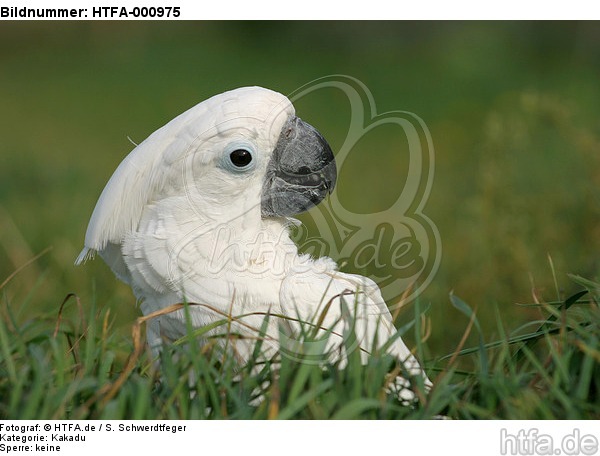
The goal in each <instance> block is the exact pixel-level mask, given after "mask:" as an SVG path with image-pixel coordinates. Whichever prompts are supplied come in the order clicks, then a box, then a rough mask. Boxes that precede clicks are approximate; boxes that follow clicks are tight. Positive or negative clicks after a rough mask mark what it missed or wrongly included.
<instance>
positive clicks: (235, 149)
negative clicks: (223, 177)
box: [223, 141, 258, 173]
mask: <svg viewBox="0 0 600 456" xmlns="http://www.w3.org/2000/svg"><path fill="white" fill-rule="evenodd" d="M257 158H258V157H257V156H256V152H255V149H254V146H253V145H252V144H250V143H249V142H246V141H235V142H233V143H231V144H229V145H228V146H227V148H226V149H225V153H224V155H223V165H224V167H225V168H227V169H228V170H230V171H234V172H238V173H239V172H247V171H250V170H252V169H254V168H255V167H256V161H257Z"/></svg>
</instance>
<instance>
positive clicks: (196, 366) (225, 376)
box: [0, 276, 600, 419]
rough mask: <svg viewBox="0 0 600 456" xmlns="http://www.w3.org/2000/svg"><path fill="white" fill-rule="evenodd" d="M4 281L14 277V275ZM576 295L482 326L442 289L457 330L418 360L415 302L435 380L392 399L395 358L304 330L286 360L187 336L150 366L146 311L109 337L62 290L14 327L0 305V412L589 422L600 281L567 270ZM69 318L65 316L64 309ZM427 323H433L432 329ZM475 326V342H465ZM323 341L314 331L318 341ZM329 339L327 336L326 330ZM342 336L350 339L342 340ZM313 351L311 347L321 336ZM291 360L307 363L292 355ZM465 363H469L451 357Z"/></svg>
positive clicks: (104, 322)
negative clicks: (365, 355) (529, 315)
mask: <svg viewBox="0 0 600 456" xmlns="http://www.w3.org/2000/svg"><path fill="white" fill-rule="evenodd" d="M17 279H18V276H17V277H13V280H17ZM573 280H574V282H576V283H577V284H578V285H579V286H580V287H582V291H580V292H578V293H576V294H575V295H573V296H571V297H569V298H567V299H566V300H564V301H563V302H551V303H536V304H534V305H535V306H537V307H539V310H540V311H541V312H543V314H544V315H546V316H545V317H544V319H543V320H540V321H532V322H529V324H527V325H525V326H523V327H521V328H509V329H510V330H509V329H507V328H505V326H504V323H503V322H502V318H501V316H500V314H499V312H497V316H498V320H497V324H498V333H499V334H500V335H501V337H500V338H499V339H497V340H489V339H488V338H487V337H486V335H485V334H483V333H481V327H480V324H479V322H478V320H477V316H476V312H475V311H473V309H472V308H471V307H470V306H469V305H468V304H467V303H465V302H464V301H462V300H461V299H460V298H458V297H457V296H455V295H451V296H450V299H451V301H452V304H453V305H454V306H455V307H456V308H457V309H458V310H459V311H460V312H461V313H463V314H464V317H465V319H464V328H465V333H464V337H463V339H462V340H461V343H460V344H459V346H457V347H453V348H452V350H449V353H448V354H447V355H446V356H441V357H437V358H436V359H426V358H425V354H424V353H425V350H424V348H425V345H426V341H425V340H424V339H426V337H424V334H423V326H422V325H421V324H420V323H419V322H421V320H422V319H423V316H424V315H423V314H421V313H420V310H419V306H418V305H417V306H416V307H415V312H416V315H415V318H414V321H413V323H416V324H412V325H408V326H407V327H404V330H403V331H406V330H408V328H411V330H414V331H415V333H416V334H414V337H415V338H416V339H417V340H418V341H419V343H418V344H417V346H416V351H417V355H418V357H419V358H420V359H421V360H422V361H423V365H424V366H425V370H426V371H427V372H428V374H429V376H430V377H431V379H432V380H433V381H434V386H433V388H432V389H431V390H430V391H426V390H425V388H424V386H423V382H422V380H421V379H420V378H413V379H411V382H412V384H413V388H414V390H415V391H416V395H417V397H418V398H419V400H418V401H417V402H415V403H414V404H413V405H410V406H407V405H406V404H401V403H400V402H399V400H398V399H397V397H396V395H395V394H394V393H393V392H390V381H391V379H393V378H395V376H396V375H397V374H398V373H401V372H402V368H401V366H399V365H398V363H397V362H396V360H395V359H393V357H391V356H389V355H386V354H382V353H375V354H373V355H372V356H371V357H370V358H369V359H368V362H367V363H366V364H362V363H361V360H360V356H359V354H358V352H357V351H356V350H354V351H352V350H351V351H349V353H350V355H349V357H348V362H347V364H346V365H344V366H343V367H340V365H339V363H338V362H329V361H321V362H314V359H315V356H314V355H315V354H317V353H316V352H315V346H318V345H316V344H314V342H315V341H316V339H315V337H316V336H314V335H311V333H308V332H307V333H306V334H305V335H304V337H303V338H301V339H300V340H302V341H303V342H302V345H301V346H300V348H299V349H298V348H297V351H296V352H295V353H304V355H301V356H300V361H299V360H298V357H297V356H296V357H295V359H291V358H290V357H288V356H281V355H280V354H275V355H274V356H273V358H271V359H268V360H264V359H263V358H262V357H261V356H260V343H259V345H258V346H257V349H256V350H255V354H254V356H253V357H251V359H250V361H249V362H248V364H247V365H245V366H239V365H237V364H236V362H235V361H234V357H233V356H231V354H230V352H228V351H226V350H223V349H220V348H219V345H218V344H216V343H214V342H215V339H206V340H205V342H206V343H205V344H204V345H203V346H202V348H201V349H198V346H197V345H196V344H195V342H194V341H195V338H197V337H202V336H203V334H202V333H203V331H201V330H200V331H198V330H195V331H191V330H190V333H189V334H188V336H186V337H185V338H183V339H182V340H181V341H179V342H178V343H175V344H174V345H172V346H170V347H168V348H167V349H165V350H164V351H163V353H162V355H161V362H160V363H156V362H154V360H153V359H152V357H151V355H150V353H149V351H148V350H147V349H146V348H145V343H144V336H143V328H144V325H145V322H146V321H147V319H148V317H140V318H139V319H138V320H137V322H136V323H135V324H134V325H133V326H132V333H131V337H130V338H129V339H123V338H120V337H118V336H117V335H116V334H117V333H115V332H114V331H113V330H112V325H113V320H114V319H113V318H112V317H111V315H110V310H109V308H108V307H106V306H99V305H96V304H94V303H93V302H92V303H82V302H81V301H80V299H79V298H78V297H77V296H76V295H68V296H66V298H65V300H64V301H63V305H62V306H61V307H60V310H59V311H58V313H57V314H55V315H48V316H47V317H46V318H42V319H39V318H35V319H31V320H27V321H25V322H24V323H22V324H17V323H16V322H15V319H14V316H13V315H12V313H11V310H10V306H7V305H6V301H5V304H4V306H3V308H2V319H1V320H0V397H1V398H2V400H1V401H0V418H1V419H90V418H102V419H428V418H429V419H430V418H435V417H439V416H446V417H449V418H454V419H475V418H480V419H598V418H600V397H599V392H600V324H599V322H600V308H599V307H598V304H599V303H600V284H598V283H594V282H592V281H589V280H586V279H583V278H580V277H573ZM69 307H71V308H72V309H71V310H72V312H71V314H72V316H71V317H67V316H66V315H67V314H68V313H69V312H68V308H69ZM436 329H437V328H435V327H434V328H431V331H436ZM470 331H475V332H476V333H477V335H478V339H479V344H478V345H477V346H475V347H472V348H470V347H467V348H465V347H464V345H463V344H464V342H465V341H466V340H467V336H468V333H469V332H470ZM321 337H323V336H321ZM324 337H326V336H324ZM345 339H346V340H347V341H348V342H347V343H348V344H351V343H352V339H351V337H347V338H345ZM321 346H322V345H321ZM302 356H305V357H306V359H307V360H310V361H313V362H302V361H301V359H302ZM463 357H469V358H470V361H471V363H470V365H471V366H472V367H471V368H470V369H469V370H465V369H464V368H461V367H460V365H459V363H457V360H458V359H460V358H463Z"/></svg>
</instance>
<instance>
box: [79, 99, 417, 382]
mask: <svg viewBox="0 0 600 456" xmlns="http://www.w3.org/2000/svg"><path fill="white" fill-rule="evenodd" d="M328 157H329V158H328ZM248 160H249V161H248ZM240 165H241V166H240ZM335 178H336V175H335V163H334V162H333V155H331V151H330V149H329V146H328V145H327V144H326V142H325V141H324V140H323V139H322V137H321V136H320V135H319V134H318V133H317V132H316V131H315V130H314V129H312V127H310V126H308V124H305V123H303V122H302V121H301V120H299V119H298V118H296V117H295V111H294V107H293V106H292V104H291V102H290V101H289V100H288V99H287V98H286V97H285V96H283V95H281V94H279V93H276V92H273V91H270V90H267V89H263V88H260V87H247V88H240V89H237V90H233V91H230V92H226V93H223V94H220V95H217V96H214V97H212V98H210V99H208V100H206V101H204V102H202V103H200V104H198V105H196V106H194V107H193V108H191V109H189V110H188V111H186V112H184V113H183V114H181V115H180V116H178V117H176V118H175V119H173V120H172V121H170V122H169V123H167V124H166V125H165V126H163V127H162V128H160V129H159V130H157V131H156V132H154V133H153V134H152V135H150V136H149V137H148V138H147V139H146V140H145V141H144V142H142V143H141V144H140V145H139V146H137V147H136V148H135V149H134V150H133V151H132V152H131V153H130V154H129V155H128V156H127V157H126V158H125V159H124V160H123V162H122V163H121V164H120V165H119V167H118V168H117V170H116V171H115V173H114V174H113V176H112V177H111V179H110V180H109V182H108V184H107V185H106V187H105V188H104V191H103V192H102V195H101V196H100V199H99V200H98V203H97V204H96V208H95V209H94V212H93V214H92V217H91V220H90V222H89V226H88V229H87V233H86V237H85V248H84V249H83V251H82V252H81V254H80V255H79V257H78V258H77V263H81V262H83V261H85V260H86V259H89V258H91V257H93V255H94V254H95V253H96V252H97V253H98V254H99V255H100V256H101V257H102V258H103V259H104V261H105V262H106V263H107V264H108V265H109V266H110V268H111V269H112V270H113V271H114V273H115V274H116V276H117V277H118V278H119V279H121V280H123V281H124V282H125V283H127V284H129V285H130V286H131V288H132V289H133V291H134V293H135V295H136V297H137V299H138V300H139V301H140V302H141V309H142V311H143V313H144V314H149V313H151V312H154V311H156V310H160V309H163V308H165V307H167V306H170V305H172V304H176V303H182V302H184V301H186V302H189V303H199V304H203V305H200V306H191V307H190V313H191V317H192V322H193V325H194V326H195V327H200V326H202V325H206V324H208V323H211V322H214V321H217V320H221V319H223V315H226V314H229V315H232V316H233V317H239V316H242V315H245V316H243V317H240V318H239V320H237V321H234V322H233V323H232V325H231V328H229V330H231V331H234V332H237V333H241V334H242V335H246V336H249V338H248V339H244V338H241V339H237V342H236V345H235V348H236V353H237V355H238V356H239V357H240V360H241V361H243V360H245V359H246V358H247V357H248V356H249V354H250V353H251V350H252V346H253V343H254V340H255V339H254V338H255V337H256V336H257V333H256V332H255V330H254V329H253V328H255V329H258V328H260V327H261V324H262V322H263V319H264V314H265V313H270V314H272V315H283V316H288V317H290V318H291V319H294V318H297V317H300V318H301V319H304V320H310V321H313V322H314V321H316V317H318V316H319V315H320V314H321V312H322V311H323V309H324V308H325V306H326V305H328V304H330V308H329V311H328V313H327V316H326V318H325V320H324V321H323V326H324V327H333V331H334V335H332V336H331V337H330V342H329V345H330V348H332V349H333V348H335V346H336V345H340V344H341V342H342V337H341V336H337V335H336V334H339V335H342V334H343V328H344V325H345V324H347V321H346V320H344V319H343V318H341V314H342V311H341V303H340V300H341V299H342V298H341V295H342V294H346V296H344V298H343V299H345V302H346V303H347V304H348V306H349V307H350V309H351V311H353V312H355V313H356V328H355V331H356V334H357V337H358V340H359V343H360V348H361V349H362V350H361V351H362V352H363V353H365V354H366V353H367V352H370V351H371V350H372V349H374V348H375V347H373V346H372V343H373V341H374V340H375V339H376V343H377V344H378V345H381V344H382V343H384V342H385V341H387V340H388V339H389V338H390V337H391V336H392V335H393V334H394V333H395V331H396V330H395V328H394V325H393V323H392V318H391V315H390V312H389V310H388V308H387V306H386V305H385V303H384V301H383V299H382V297H381V293H380V291H379V289H378V287H377V286H376V285H375V283H373V282H372V281H371V280H369V279H367V278H365V277H361V276H357V275H352V274H344V273H341V272H339V271H337V265H336V264H335V262H334V261H333V260H331V259H330V258H318V259H313V258H311V257H309V256H307V255H300V254H298V249H297V246H296V245H295V244H294V242H293V241H292V240H291V238H290V235H289V227H290V225H291V224H293V223H297V222H296V221H295V220H293V219H291V218H290V217H289V216H290V215H293V214H295V213H297V212H301V211H302V210H306V209H307V208H309V207H311V206H313V205H315V204H318V202H319V201H320V200H321V199H322V198H323V197H324V196H325V195H326V193H328V192H329V191H331V187H332V186H333V185H334V184H335ZM282 322H283V323H284V324H285V325H288V326H290V327H291V328H292V329H293V328H294V323H293V320H285V319H282V318H279V317H271V318H270V319H269V326H268V330H267V336H268V343H266V344H265V346H264V350H265V351H269V350H273V349H275V348H277V347H278V343H279V341H280V339H279V338H280V331H279V326H280V324H281V323H282ZM219 331H221V332H222V331H225V329H223V327H221V329H219V328H217V329H215V330H214V332H217V333H218V332H219ZM185 333H186V325H185V319H184V313H183V311H182V310H180V311H177V312H173V313H170V314H166V315H162V316H160V317H158V318H155V319H154V320H152V321H151V323H150V327H149V330H148V342H149V344H150V345H151V346H152V347H157V346H159V345H160V344H161V343H163V342H164V341H172V340H176V339H178V338H180V337H182V336H183V335H185ZM288 345H289V341H288V342H286V347H287V346H288ZM357 348H358V347H357ZM389 352H390V353H392V354H394V355H395V356H397V357H398V358H399V359H400V360H401V361H402V362H404V365H405V367H406V368H407V371H408V372H410V373H412V374H420V373H421V369H420V367H419V365H418V363H417V361H416V359H415V358H414V357H413V356H412V355H411V353H410V351H409V350H408V348H407V347H406V345H405V344H404V343H403V341H402V340H401V339H400V338H398V339H396V341H395V342H394V343H393V344H392V346H391V347H390V349H389ZM423 375H424V374H423Z"/></svg>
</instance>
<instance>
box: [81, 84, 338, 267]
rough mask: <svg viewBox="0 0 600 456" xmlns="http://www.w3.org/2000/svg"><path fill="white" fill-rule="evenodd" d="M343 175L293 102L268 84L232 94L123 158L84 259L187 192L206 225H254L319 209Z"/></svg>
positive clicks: (103, 200) (93, 222)
mask: <svg viewBox="0 0 600 456" xmlns="http://www.w3.org/2000/svg"><path fill="white" fill-rule="evenodd" d="M336 177H337V173H336V166H335V161H334V156H333V153H332V151H331V148H330V147H329V145H328V144H327V141H325V139H324V138H323V136H321V134H320V133H319V132H318V131H317V130H316V129H315V128H313V127H312V126H310V125H309V124H307V123H306V122H304V121H303V120H301V119H300V118H298V117H296V115H295V110H294V107H293V105H292V103H291V102H290V100H288V98H287V97H285V96H284V95H282V94H280V93H277V92H274V91H272V90H268V89H264V88H261V87H244V88H239V89H236V90H232V91H229V92H225V93H222V94H219V95H216V96H214V97H212V98H209V99H208V100H206V101H203V102H202V103H199V104H198V105H196V106H194V107H193V108H191V109H189V110H188V111H186V112H184V113H183V114H181V115H179V116H178V117H176V118H174V119H173V120H171V121H170V122H169V123H167V124H166V125H165V126H163V127H162V128H160V129H158V130H157V131H155V132H154V133H153V134H151V135H150V136H149V137H148V138H147V139H146V140H145V141H143V142H142V143H141V144H139V145H138V146H137V147H136V148H135V149H134V150H133V151H132V152H131V153H130V154H129V155H128V156H127V157H126V158H125V159H124V160H123V162H122V163H121V164H120V165H119V167H118V168H117V170H116V171H115V173H114V174H113V176H112V177H111V179H110V181H109V182H108V184H107V185H106V187H105V189H104V191H103V193H102V195H101V196H100V199H99V200H98V203H97V205H96V208H95V209H94V213H93V215H92V218H91V220H90V224H89V226H88V230H87V233H86V241H85V245H86V248H85V249H84V251H83V252H82V253H81V255H80V257H79V258H78V262H81V261H83V260H84V259H85V258H86V257H89V256H90V255H93V254H94V252H95V251H102V250H103V249H104V248H105V247H106V245H107V244H115V245H120V244H121V243H122V241H123V239H124V237H125V236H127V235H129V234H130V233H131V232H135V231H136V230H137V229H138V227H139V226H140V223H141V221H143V219H144V217H148V215H147V214H151V213H152V208H157V207H158V206H160V205H163V207H166V206H168V205H169V204H174V205H181V204H182V199H181V196H182V195H185V198H186V202H185V204H187V205H189V206H190V207H191V208H193V211H194V212H195V213H196V215H197V216H198V219H201V220H203V221H204V222H206V223H207V224H208V225H214V224H224V223H230V222H232V221H234V220H242V221H243V222H244V224H245V225H251V224H252V223H254V224H256V219H257V218H258V219H260V218H263V219H265V218H273V217H289V216H293V215H295V214H298V213H300V212H303V211H306V210H307V209H310V208H311V207H313V206H315V205H317V204H319V203H320V202H321V201H322V200H323V198H325V196H326V195H327V194H328V193H329V192H331V191H332V190H333V188H334V186H335V182H336ZM149 208H150V210H149ZM160 210H161V209H160V208H158V209H154V211H155V212H156V211H160ZM152 216H153V215H152Z"/></svg>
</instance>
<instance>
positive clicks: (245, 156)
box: [229, 149, 252, 168]
mask: <svg viewBox="0 0 600 456" xmlns="http://www.w3.org/2000/svg"><path fill="white" fill-rule="evenodd" d="M229 159H230V160H231V163H233V164H234V166H236V167H238V168H244V167H246V166H248V165H249V164H250V162H251V161H252V154H251V153H250V152H249V151H247V150H246V149H236V150H234V151H233V152H231V153H230V154H229Z"/></svg>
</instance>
